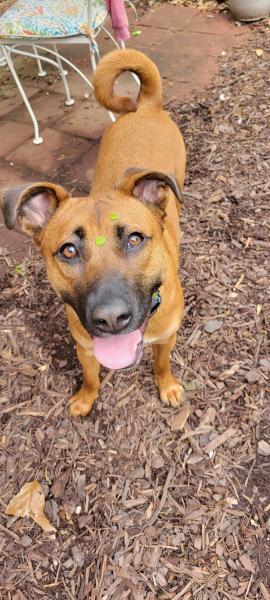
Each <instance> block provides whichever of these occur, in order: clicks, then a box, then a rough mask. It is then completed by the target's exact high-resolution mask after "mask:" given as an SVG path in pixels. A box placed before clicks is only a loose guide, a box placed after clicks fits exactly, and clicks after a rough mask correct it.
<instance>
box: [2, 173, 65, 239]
mask: <svg viewBox="0 0 270 600" xmlns="http://www.w3.org/2000/svg"><path fill="white" fill-rule="evenodd" d="M68 197H69V194H68V192H67V191H66V190H65V189H64V188H62V187H61V186H60V185H56V184H54V183H48V182H46V181H45V182H40V183H33V184H23V185H19V186H17V187H14V188H10V189H4V190H2V191H1V193H0V204H1V207H2V211H3V215H4V219H5V223H6V226H7V228H8V229H13V228H14V227H15V223H16V220H17V219H18V221H19V223H20V226H21V229H22V230H23V231H24V232H25V233H27V234H28V235H30V236H31V237H34V236H35V235H36V234H38V233H40V232H41V230H42V229H43V228H44V227H45V226H46V224H47V223H48V221H49V220H50V218H51V217H52V215H53V213H54V212H55V210H56V209H57V207H58V206H59V204H60V203H61V202H62V201H63V200H66V199H67V198H68Z"/></svg>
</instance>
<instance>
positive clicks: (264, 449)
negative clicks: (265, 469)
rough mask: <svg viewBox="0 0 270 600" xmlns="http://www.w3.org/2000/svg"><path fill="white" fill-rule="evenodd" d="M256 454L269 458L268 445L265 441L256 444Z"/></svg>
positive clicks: (269, 449)
mask: <svg viewBox="0 0 270 600" xmlns="http://www.w3.org/2000/svg"><path fill="white" fill-rule="evenodd" d="M258 452H259V454H261V455H262V456H270V444H268V442H266V441H265V440H260V441H259V442H258Z"/></svg>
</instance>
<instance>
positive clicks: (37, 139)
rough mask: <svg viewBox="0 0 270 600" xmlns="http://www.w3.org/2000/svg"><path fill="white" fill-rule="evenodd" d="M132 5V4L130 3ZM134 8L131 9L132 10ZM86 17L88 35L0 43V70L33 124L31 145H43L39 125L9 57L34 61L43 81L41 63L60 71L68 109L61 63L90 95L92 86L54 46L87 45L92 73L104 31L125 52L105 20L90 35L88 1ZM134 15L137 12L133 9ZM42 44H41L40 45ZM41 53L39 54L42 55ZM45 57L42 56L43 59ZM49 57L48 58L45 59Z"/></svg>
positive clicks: (65, 73)
mask: <svg viewBox="0 0 270 600" xmlns="http://www.w3.org/2000/svg"><path fill="white" fill-rule="evenodd" d="M130 4H131V5H132V3H130ZM133 8H134V6H133ZM87 9H88V10H87V14H88V27H89V29H88V35H86V34H83V33H80V34H78V35H73V36H67V37H62V38H61V37H53V38H52V37H46V38H45V37H44V38H43V37H42V38H41V37H39V38H3V39H0V43H1V45H0V67H1V66H5V65H6V66H7V67H8V68H9V70H10V72H11V74H12V76H13V79H14V82H15V84H16V86H17V88H18V90H19V92H20V94H21V97H22V99H23V102H24V104H25V106H26V108H27V110H28V113H29V115H30V118H31V120H32V123H33V127H34V138H33V142H34V144H41V143H42V142H43V138H42V137H41V136H40V131H39V124H38V121H37V118H36V116H35V113H34V111H33V109H32V107H31V104H30V102H29V100H28V98H27V95H26V93H25V91H24V88H23V85H22V83H21V81H20V79H19V77H18V74H17V72H16V69H15V66H14V62H13V59H12V55H19V56H26V57H29V58H33V59H34V60H36V62H37V68H38V76H39V77H45V76H46V74H47V73H46V71H45V70H44V69H43V63H45V64H46V63H47V64H49V65H52V66H54V67H56V68H57V69H58V70H59V73H60V75H61V78H62V81H63V86H64V90H65V94H66V100H65V104H66V105H67V106H71V105H72V104H74V102H75V100H74V98H72V97H71V94H70V89H69V85H68V80H67V75H68V72H67V71H66V70H65V69H64V68H63V65H62V63H64V65H65V66H66V65H67V66H68V67H70V68H71V69H73V70H74V71H75V72H76V73H77V74H78V75H79V76H80V77H81V78H82V79H83V80H84V81H85V83H86V84H87V85H88V86H89V88H90V89H91V90H92V91H93V85H92V83H91V81H90V79H88V77H86V75H85V74H84V73H83V72H82V71H81V70H80V69H79V68H78V67H77V66H76V65H74V64H73V63H72V62H71V61H70V60H68V59H67V58H66V57H65V56H63V55H62V54H60V53H59V51H58V49H57V43H59V44H63V45H68V44H69V45H70V44H88V48H89V53H90V61H91V65H92V69H93V71H95V70H96V66H97V62H98V60H99V58H100V53H99V47H98V44H97V41H96V38H97V37H98V35H99V34H100V32H101V31H103V32H104V33H105V34H106V35H107V36H108V37H109V38H110V39H111V41H112V42H113V44H114V45H115V46H116V47H117V48H125V42H124V41H122V42H119V43H118V42H117V41H116V40H115V39H114V37H113V35H112V34H111V33H110V31H108V29H107V28H106V27H105V22H106V19H105V20H104V22H103V23H102V25H101V26H99V27H98V28H96V29H95V30H94V31H93V30H92V31H91V33H90V25H89V24H91V23H92V14H93V13H92V10H93V8H92V0H88V7H87ZM134 10H135V12H136V9H134ZM40 42H41V43H40ZM48 45H49V46H52V48H53V49H51V48H48V47H47V46H48ZM20 46H31V47H32V51H27V50H25V49H23V50H21V49H19V47H20ZM41 52H42V54H41ZM44 53H45V55H44ZM48 54H49V56H48ZM108 112H109V116H110V118H111V120H112V121H115V116H114V114H113V113H112V112H111V111H108Z"/></svg>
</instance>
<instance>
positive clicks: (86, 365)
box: [69, 343, 100, 417]
mask: <svg viewBox="0 0 270 600" xmlns="http://www.w3.org/2000/svg"><path fill="white" fill-rule="evenodd" d="M77 356H78V359H79V361H80V363H81V365H82V370H83V384H82V386H81V388H80V389H79V391H78V392H77V393H76V394H74V396H72V397H71V398H70V409H69V410H70V414H71V415H72V416H73V417H79V416H81V417H85V416H86V415H88V413H89V412H90V410H91V408H92V405H93V402H94V400H95V399H96V398H97V396H98V392H99V386H100V380H99V369H100V365H99V362H98V361H97V359H96V358H95V357H94V356H93V355H91V354H90V353H89V351H88V350H85V349H84V348H83V347H82V346H81V345H80V344H79V343H77Z"/></svg>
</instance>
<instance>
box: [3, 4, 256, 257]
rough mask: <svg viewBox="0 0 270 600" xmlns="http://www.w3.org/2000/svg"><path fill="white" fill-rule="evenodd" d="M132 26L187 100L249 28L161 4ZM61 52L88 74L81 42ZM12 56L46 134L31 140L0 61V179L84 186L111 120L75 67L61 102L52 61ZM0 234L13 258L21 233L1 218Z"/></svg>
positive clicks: (167, 82)
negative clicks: (43, 73)
mask: <svg viewBox="0 0 270 600" xmlns="http://www.w3.org/2000/svg"><path fill="white" fill-rule="evenodd" d="M136 28H138V29H140V30H141V32H142V33H141V35H140V36H138V37H132V38H131V40H130V42H129V44H128V45H129V46H132V47H135V48H137V49H139V50H142V51H143V52H145V53H146V54H148V55H149V56H150V58H152V59H153V60H154V61H155V62H156V64H157V65H158V67H159V69H160V72H161V75H162V77H163V80H164V98H165V102H169V103H171V104H172V103H178V104H181V103H183V102H184V103H186V102H189V101H192V99H193V98H194V94H198V93H202V92H203V90H204V89H205V88H206V87H207V86H208V85H209V84H210V82H211V80H212V78H213V77H214V75H215V74H216V72H217V70H218V57H219V56H220V55H221V52H222V51H226V50H227V49H229V48H230V47H231V46H232V45H234V44H236V43H239V41H241V42H243V40H247V39H248V36H249V35H251V30H250V29H249V27H248V26H241V27H236V25H235V23H234V22H233V21H232V20H231V19H230V18H229V17H228V16H225V15H224V16H222V15H214V14H209V13H202V12H198V11H196V10H195V9H192V8H184V7H180V6H174V5H167V4H163V5H162V6H159V7H155V8H152V9H151V10H149V11H148V12H147V13H145V14H144V15H143V16H142V17H141V18H140V23H139V26H138V27H137V25H136ZM100 47H101V50H102V52H105V51H107V50H109V49H110V48H111V45H110V44H109V43H108V40H101V39H100ZM64 52H65V54H66V55H67V56H68V57H69V58H70V57H72V58H73V59H74V62H75V64H77V65H78V66H80V68H82V70H84V71H85V72H87V73H88V75H89V73H90V67H89V66H88V64H89V59H88V49H87V47H86V46H81V47H80V48H78V47H76V48H74V47H72V48H71V49H70V48H69V49H68V48H67V47H65V49H64ZM15 60H16V65H17V69H18V72H19V74H20V77H21V79H22V82H23V84H24V86H25V89H26V91H27V95H28V97H29V99H30V100H31V104H32V106H33V108H34V110H35V113H36V116H37V118H38V120H39V123H40V127H41V135H42V137H43V139H44V142H43V144H41V145H38V146H36V145H34V144H33V142H32V138H33V129H32V124H31V121H30V118H29V116H28V113H27V111H26V109H25V107H24V105H23V103H22V100H21V98H20V95H19V94H18V92H17V89H16V88H15V85H14V84H13V81H12V78H11V76H10V75H9V73H8V71H7V69H6V68H3V67H0V84H1V93H0V186H1V187H7V186H12V185H16V184H17V183H21V182H23V181H33V180H35V181H37V180H39V179H43V180H44V179H48V180H51V181H58V182H59V183H61V184H62V185H66V187H67V188H68V189H69V190H71V191H73V192H74V193H82V192H84V193H87V191H88V189H89V187H90V184H91V178H92V174H93V170H94V166H95V161H96V156H97V152H98V144H99V139H100V136H101V134H102V132H103V130H104V128H105V126H106V124H109V123H110V120H109V118H108V114H107V113H106V111H105V110H104V109H102V108H100V107H98V106H97V104H96V103H95V100H94V99H93V97H92V96H91V95H90V97H88V96H89V89H87V85H86V84H85V83H84V82H83V81H82V80H81V79H79V78H78V76H77V75H76V74H75V73H70V74H69V82H70V89H71V94H72V96H73V97H74V98H75V99H76V102H75V104H74V105H73V106H72V107H66V106H65V104H64V100H65V96H64V90H63V85H62V82H61V81H59V78H57V77H56V76H55V74H54V73H53V71H52V70H51V68H49V69H47V67H46V69H47V70H48V71H49V73H48V76H47V77H45V78H42V79H41V78H39V77H37V70H36V66H35V63H34V61H32V60H31V59H22V58H18V59H15ZM135 87H136V84H135V83H134V80H133V79H131V78H130V76H129V77H124V78H123V80H122V83H120V84H119V85H118V88H121V89H122V91H125V93H130V94H131V95H132V94H133V93H134V89H135ZM85 95H86V97H85ZM1 218H2V217H1ZM0 236H1V237H0V246H1V247H4V246H8V248H9V250H10V251H11V252H13V253H14V255H16V256H17V257H18V259H19V258H20V257H22V256H23V253H24V251H25V246H24V244H25V239H24V237H23V236H22V235H21V234H19V233H17V232H12V234H11V233H10V232H7V231H6V230H5V228H4V225H3V223H2V221H0Z"/></svg>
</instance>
